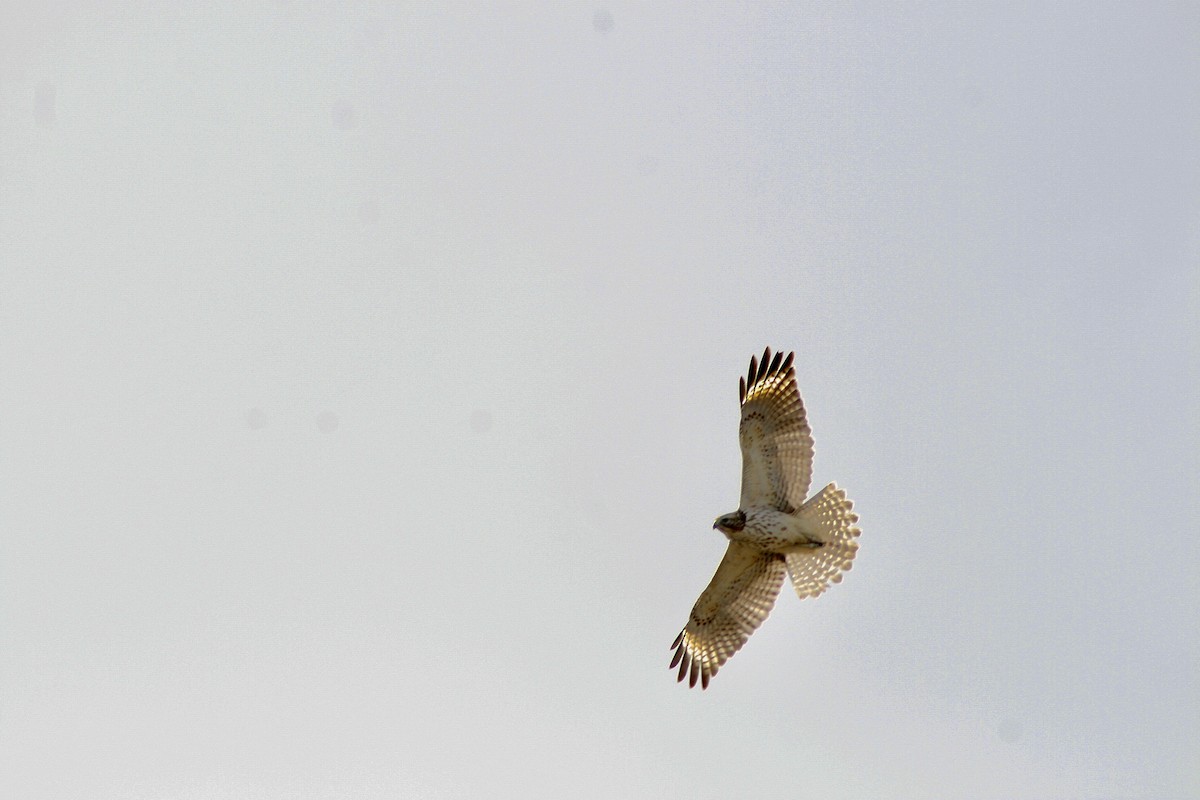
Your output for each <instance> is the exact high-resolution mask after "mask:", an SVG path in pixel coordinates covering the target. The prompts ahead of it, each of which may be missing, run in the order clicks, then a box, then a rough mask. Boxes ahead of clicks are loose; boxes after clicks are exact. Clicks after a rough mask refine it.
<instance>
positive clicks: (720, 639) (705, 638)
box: [671, 542, 787, 689]
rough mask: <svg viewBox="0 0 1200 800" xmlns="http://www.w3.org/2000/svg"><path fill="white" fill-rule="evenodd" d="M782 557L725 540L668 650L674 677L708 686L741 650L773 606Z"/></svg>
mask: <svg viewBox="0 0 1200 800" xmlns="http://www.w3.org/2000/svg"><path fill="white" fill-rule="evenodd" d="M786 572H787V568H786V566H785V565H784V559H783V556H781V555H779V554H777V553H767V552H764V551H763V550H760V549H759V548H757V547H753V546H751V545H747V544H742V543H739V542H730V543H729V549H728V550H726V551H725V557H724V558H723V559H721V563H720V565H719V566H718V567H717V571H716V573H715V574H714V575H713V577H712V580H711V581H710V582H709V584H708V588H706V589H705V590H704V593H703V594H701V595H700V599H699V600H697V601H696V605H695V606H694V607H693V608H692V614H691V617H690V618H689V619H688V623H687V626H686V627H685V628H684V629H683V630H682V631H681V632H680V633H679V636H677V637H676V638H675V642H674V644H672V645H671V648H672V649H673V650H674V651H675V657H674V658H673V659H672V660H671V667H672V668H674V667H676V666H678V667H679V677H678V680H680V681H682V680H683V679H684V678H685V677H687V678H688V685H689V686H695V685H696V681H697V680H699V681H700V682H701V686H702V687H703V688H705V689H707V688H708V681H709V679H710V678H712V676H713V675H716V674H717V670H719V669H720V668H721V665H722V664H724V663H725V662H726V661H728V660H729V657H730V656H732V655H733V654H734V653H736V652H737V651H738V650H740V649H741V647H742V645H743V644H745V643H746V640H747V639H749V638H750V634H752V633H754V631H755V630H756V629H757V628H758V626H759V625H761V624H762V621H763V620H764V619H766V618H767V615H768V614H770V613H771V609H772V608H773V607H774V605H775V598H776V597H778V596H779V589H780V587H781V586H782V585H783V576H784V574H785V573H786Z"/></svg>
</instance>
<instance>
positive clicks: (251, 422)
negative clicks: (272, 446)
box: [246, 408, 267, 431]
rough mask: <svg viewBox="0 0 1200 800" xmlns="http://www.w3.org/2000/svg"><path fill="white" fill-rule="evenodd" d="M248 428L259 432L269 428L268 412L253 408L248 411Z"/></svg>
mask: <svg viewBox="0 0 1200 800" xmlns="http://www.w3.org/2000/svg"><path fill="white" fill-rule="evenodd" d="M246 427H247V428H249V429H250V430H252V431H259V430H262V429H263V428H265V427H267V412H265V411H263V410H262V409H261V408H252V409H250V410H249V411H247V412H246Z"/></svg>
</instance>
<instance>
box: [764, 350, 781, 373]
mask: <svg viewBox="0 0 1200 800" xmlns="http://www.w3.org/2000/svg"><path fill="white" fill-rule="evenodd" d="M780 361H783V351H780V352H778V353H776V354H775V357H774V358H772V359H771V368H770V369H769V370H767V374H768V375H774V374H775V373H776V372H779V362H780Z"/></svg>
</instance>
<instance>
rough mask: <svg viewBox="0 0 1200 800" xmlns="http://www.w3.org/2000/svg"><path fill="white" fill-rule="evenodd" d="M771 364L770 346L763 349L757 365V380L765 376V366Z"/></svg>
mask: <svg viewBox="0 0 1200 800" xmlns="http://www.w3.org/2000/svg"><path fill="white" fill-rule="evenodd" d="M770 364H771V348H769V347H768V348H766V349H764V350H763V357H762V362H761V363H759V365H758V380H760V381H761V380H762V379H763V378H765V377H767V367H768V366H770Z"/></svg>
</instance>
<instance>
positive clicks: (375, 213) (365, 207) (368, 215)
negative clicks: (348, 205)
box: [358, 200, 379, 223]
mask: <svg viewBox="0 0 1200 800" xmlns="http://www.w3.org/2000/svg"><path fill="white" fill-rule="evenodd" d="M358 219H359V221H360V222H367V223H375V222H379V203H378V202H376V201H374V200H363V201H362V202H361V203H359V204H358Z"/></svg>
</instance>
